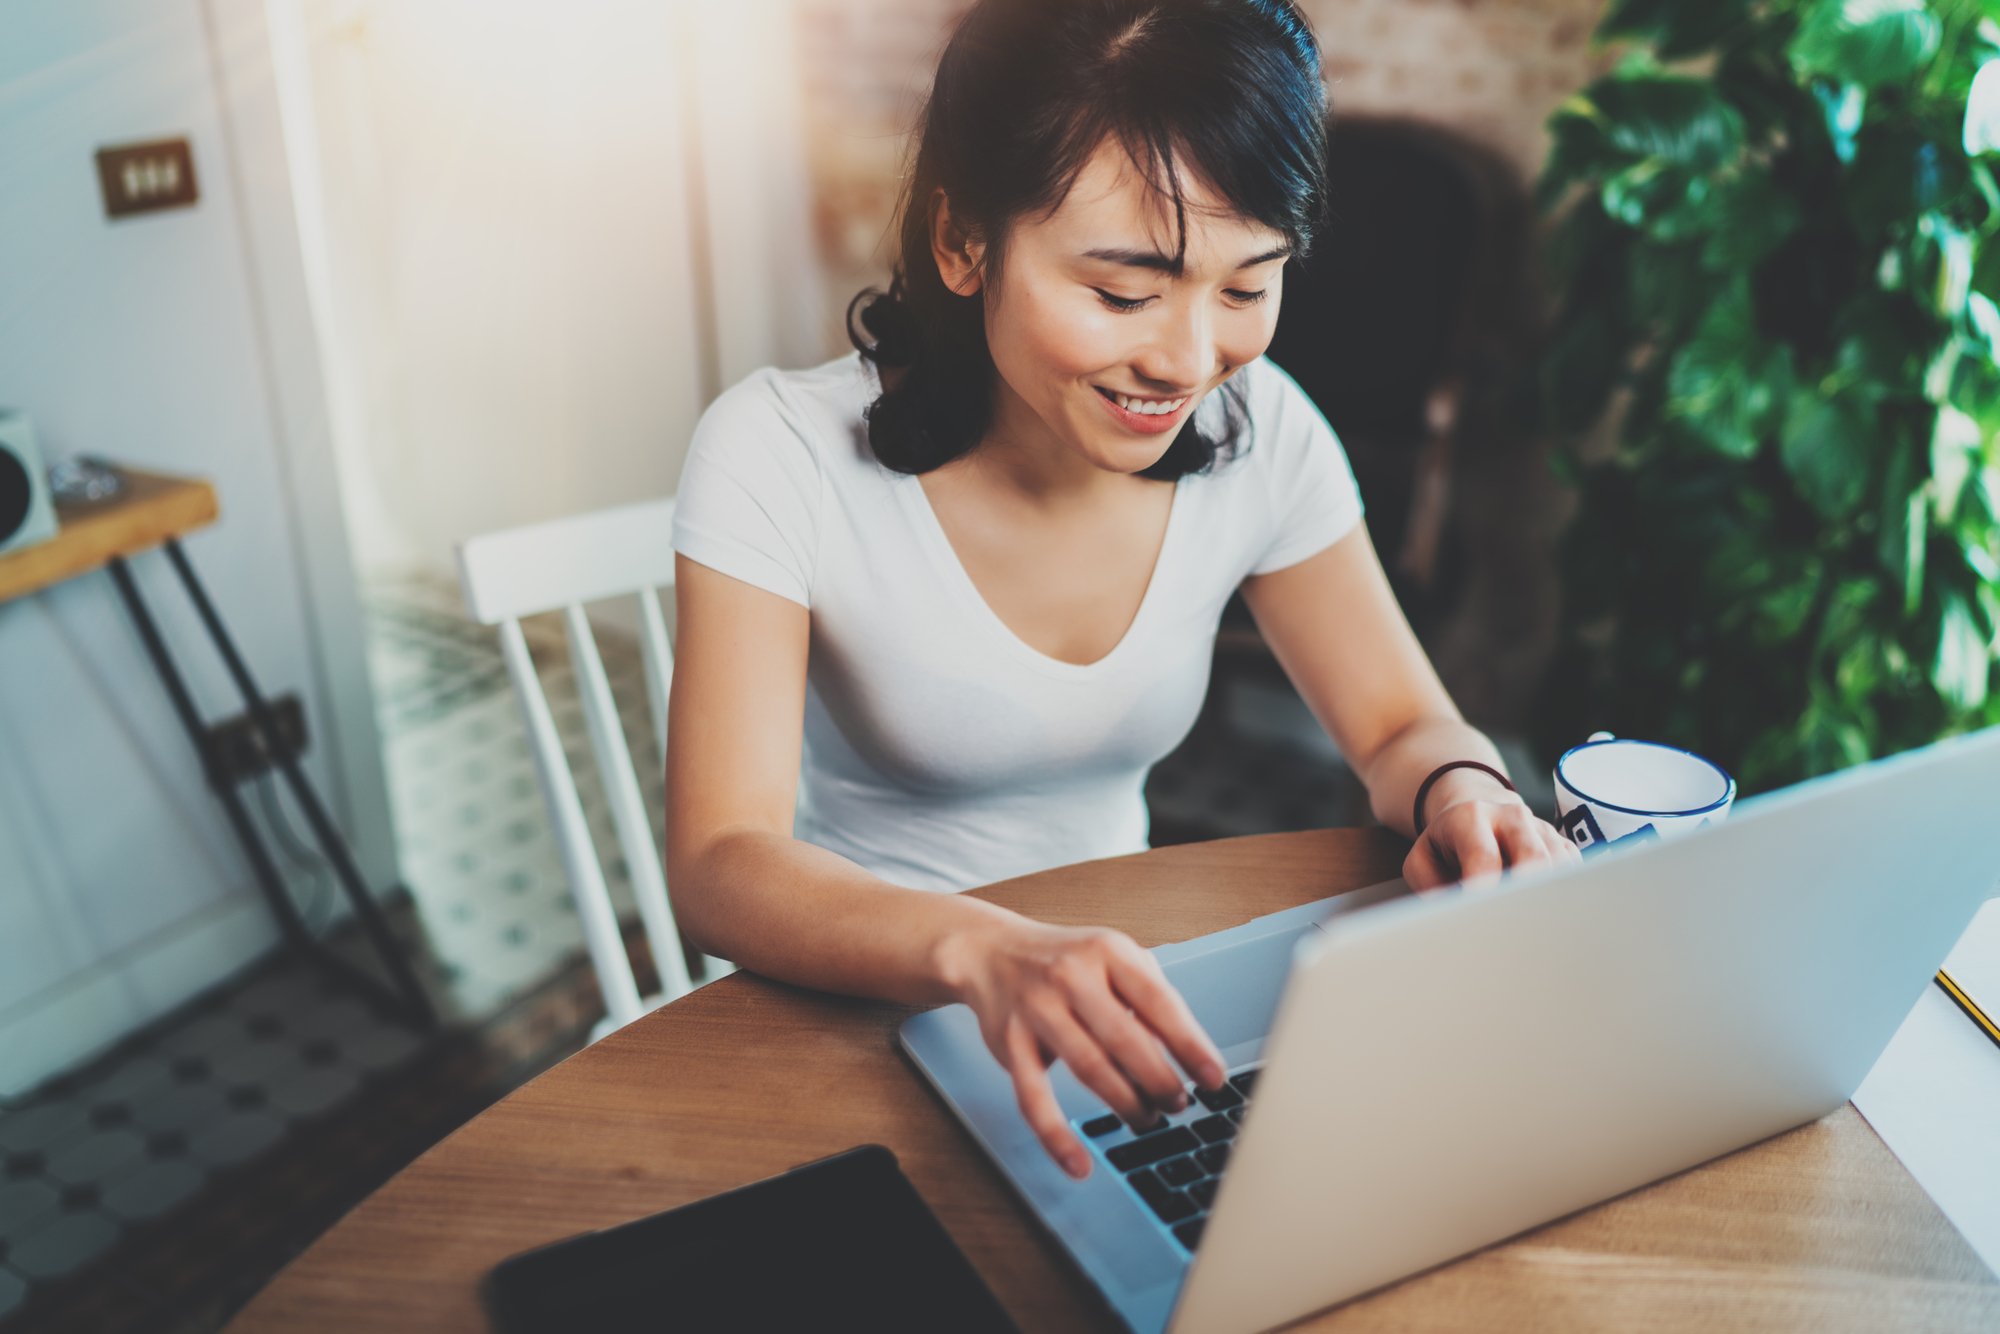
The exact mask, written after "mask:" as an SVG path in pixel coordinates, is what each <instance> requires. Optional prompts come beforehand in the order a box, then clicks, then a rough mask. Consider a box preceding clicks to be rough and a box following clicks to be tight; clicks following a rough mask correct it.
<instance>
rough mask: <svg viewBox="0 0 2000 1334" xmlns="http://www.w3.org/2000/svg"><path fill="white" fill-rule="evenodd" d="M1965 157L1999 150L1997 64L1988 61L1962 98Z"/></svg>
mask: <svg viewBox="0 0 2000 1334" xmlns="http://www.w3.org/2000/svg"><path fill="white" fill-rule="evenodd" d="M1964 146H1965V155H1966V156H1967V157H1976V156H1978V155H1979V154H1981V153H1991V152H1993V151H1994V150H1995V149H2000V61H1996V60H1989V61H1987V62H1986V63H1985V64H1983V65H1981V66H1980V67H1979V72H1978V73H1977V74H1975V75H1973V76H1972V87H1971V89H1970V90H1969V91H1968V92H1967V93H1966V95H1965V134H1964Z"/></svg>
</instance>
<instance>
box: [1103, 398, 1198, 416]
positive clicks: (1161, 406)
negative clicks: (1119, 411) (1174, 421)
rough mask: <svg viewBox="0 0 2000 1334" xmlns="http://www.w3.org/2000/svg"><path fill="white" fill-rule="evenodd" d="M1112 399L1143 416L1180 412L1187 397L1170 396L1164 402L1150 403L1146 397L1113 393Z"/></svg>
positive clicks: (1122, 406) (1124, 407)
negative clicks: (1140, 397) (1131, 396)
mask: <svg viewBox="0 0 2000 1334" xmlns="http://www.w3.org/2000/svg"><path fill="white" fill-rule="evenodd" d="M1111 398H1112V401H1113V402H1115V403H1117V404H1118V406H1119V407H1121V408H1123V409H1125V410H1126V411H1127V412H1136V413H1138V414H1139V415H1140V416H1142V417H1159V416H1163V415H1165V414H1166V413H1169V412H1178V411H1179V410H1180V406H1181V404H1183V403H1185V402H1187V400H1186V399H1185V398H1170V399H1168V400H1167V401H1166V402H1164V403H1148V402H1147V401H1145V400H1144V399H1138V398H1127V397H1125V395H1123V394H1113V395H1112V396H1111Z"/></svg>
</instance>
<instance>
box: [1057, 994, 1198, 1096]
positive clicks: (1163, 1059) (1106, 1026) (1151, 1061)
mask: <svg viewBox="0 0 2000 1334" xmlns="http://www.w3.org/2000/svg"><path fill="white" fill-rule="evenodd" d="M1071 1005H1072V1006H1073V1007H1074V1008H1075V1010H1076V1015H1077V1018H1079V1019H1081V1020H1082V1021H1083V1023H1084V1025H1085V1027H1087V1028H1088V1029H1089V1030H1090V1035H1091V1036H1092V1037H1094V1038H1096V1039H1097V1042H1098V1045H1100V1046H1101V1047H1103V1048H1104V1050H1106V1051H1107V1052H1109V1053H1111V1059H1112V1060H1114V1061H1116V1062H1117V1063H1118V1068H1119V1069H1120V1070H1122V1071H1124V1073H1125V1077H1126V1078H1127V1079H1129V1080H1130V1081H1132V1083H1133V1084H1134V1085H1135V1086H1136V1087H1137V1088H1138V1090H1139V1092H1140V1093H1141V1094H1143V1095H1144V1096H1145V1097H1146V1099H1147V1100H1148V1101H1149V1102H1151V1103H1152V1105H1153V1106H1155V1107H1164V1108H1166V1109H1167V1110H1169V1111H1174V1112H1178V1111H1179V1110H1181V1108H1183V1107H1185V1106H1187V1102H1188V1099H1187V1088H1186V1086H1185V1085H1183V1084H1182V1083H1181V1077H1180V1076H1179V1075H1178V1074H1176V1073H1175V1072H1174V1068H1173V1066H1171V1065H1169V1064H1168V1063H1167V1052H1166V1048H1164V1047H1163V1046H1161V1045H1160V1040H1159V1039H1158V1038H1157V1037H1155V1036H1153V1033H1152V1031H1151V1030H1150V1029H1148V1028H1146V1027H1145V1026H1144V1025H1143V1024H1141V1023H1140V1022H1139V1021H1138V1020H1137V1019H1136V1018H1134V1017H1133V1015H1132V1012H1131V1011H1130V1010H1128V1009H1126V1008H1125V1005H1124V1002H1122V1001H1121V1000H1119V999H1118V997H1116V996H1114V995H1112V994H1111V990H1110V988H1109V987H1094V988H1091V989H1090V990H1088V991H1086V992H1084V993H1083V994H1082V995H1080V996H1076V997H1073V998H1072V999H1071Z"/></svg>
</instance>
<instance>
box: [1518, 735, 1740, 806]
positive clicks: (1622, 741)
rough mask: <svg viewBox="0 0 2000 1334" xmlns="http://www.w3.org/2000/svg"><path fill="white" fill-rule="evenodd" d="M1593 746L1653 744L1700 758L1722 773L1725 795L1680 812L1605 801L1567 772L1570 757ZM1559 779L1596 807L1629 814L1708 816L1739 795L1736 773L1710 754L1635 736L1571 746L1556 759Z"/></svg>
mask: <svg viewBox="0 0 2000 1334" xmlns="http://www.w3.org/2000/svg"><path fill="white" fill-rule="evenodd" d="M1593 746H1652V747H1653V748H1654V749H1656V750H1671V751H1674V752H1675V753H1677V754H1681V755H1685V756H1687V757H1688V758H1689V759H1691V760H1700V761H1701V762H1702V763H1703V764H1705V765H1707V766H1708V767H1709V768H1711V769H1713V770H1715V772H1717V773H1718V774H1721V775H1722V795H1721V796H1719V797H1717V798H1716V799H1715V800H1714V801H1711V802H1709V803H1708V804H1707V805H1706V806H1690V807H1688V808H1686V809H1685V810H1678V811H1646V810H1638V809H1635V808H1634V807H1631V806H1620V805H1619V804H1618V803H1617V802H1615V801H1605V800H1603V799H1602V798H1600V797H1593V796H1591V795H1590V794H1589V793H1588V792H1585V791H1584V790H1583V789H1582V788H1580V787H1578V786H1577V785H1576V784H1575V783H1572V782H1570V781H1569V776H1568V775H1567V774H1565V773H1564V772H1563V769H1564V767H1565V766H1566V765H1568V763H1569V757H1570V756H1572V755H1574V754H1576V753H1577V752H1578V751H1580V750H1589V749H1590V748H1592V747H1593ZM1556 781H1557V782H1559V783H1561V784H1562V785H1563V786H1564V787H1566V788H1568V789H1569V790H1570V791H1571V792H1574V793H1575V794H1576V795H1577V796H1578V797H1579V798H1580V799H1582V800H1584V801H1587V802H1589V803H1590V804H1591V805H1593V806H1602V807H1603V808H1604V809H1605V810H1607V811H1622V812H1623V813H1625V814H1626V815H1673V816H1685V815H1705V814H1707V813H1708V812H1709V811H1714V810H1720V809H1722V807H1724V806H1726V805H1728V804H1729V799H1730V798H1731V797H1734V796H1735V795H1736V776H1735V775H1734V774H1732V773H1730V772H1729V770H1727V769H1725V768H1723V767H1722V766H1721V765H1719V764H1717V763H1716V762H1715V761H1714V760H1711V759H1710V758H1708V756H1706V755H1697V754H1696V753H1695V752H1693V751H1691V750H1685V749H1683V748H1681V747H1680V746H1669V745H1668V744H1666V742H1664V741H1639V740H1636V739H1634V738H1631V737H1622V736H1614V737H1606V738H1605V739H1604V740H1602V741H1585V742H1583V743H1582V744H1580V745H1575V746H1571V747H1570V748H1569V749H1568V750H1566V751H1564V752H1563V753H1562V755H1561V756H1560V757H1559V758H1558V759H1557V760H1556Z"/></svg>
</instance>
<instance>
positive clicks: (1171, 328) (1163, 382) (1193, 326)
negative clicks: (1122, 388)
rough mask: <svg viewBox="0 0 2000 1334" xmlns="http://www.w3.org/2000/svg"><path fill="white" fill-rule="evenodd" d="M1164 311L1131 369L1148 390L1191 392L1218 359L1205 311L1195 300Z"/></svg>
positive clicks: (1175, 392)
mask: <svg viewBox="0 0 2000 1334" xmlns="http://www.w3.org/2000/svg"><path fill="white" fill-rule="evenodd" d="M1163 315H1164V318H1163V319H1162V320H1161V321H1160V322H1159V323H1158V324H1157V325H1156V326H1155V327H1154V329H1153V330H1152V333H1153V337H1152V338H1151V340H1149V341H1148V342H1147V344H1146V347H1145V350H1144V351H1142V352H1141V353H1140V355H1139V358H1138V359H1137V360H1136V361H1135V362H1134V363H1133V369H1134V370H1135V371H1137V372H1138V374H1139V376H1140V377H1141V378H1142V379H1144V380H1145V381H1146V389H1147V392H1148V393H1154V394H1161V395H1173V394H1181V393H1192V392H1194V391H1195V390H1196V389H1199V388H1200V387H1201V386H1202V385H1203V384H1204V383H1206V382H1207V380H1208V377H1209V375H1210V373H1211V372H1212V371H1213V370H1214V368H1215V365H1216V360H1217V358H1216V350H1215V336H1214V332H1213V331H1212V330H1211V328H1210V327H1209V316H1208V312H1207V311H1206V310H1205V309H1203V308H1202V303H1201V302H1198V301H1196V302H1189V303H1187V304H1186V305H1185V306H1183V307H1182V308H1181V309H1179V310H1171V308H1170V310H1169V312H1163Z"/></svg>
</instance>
